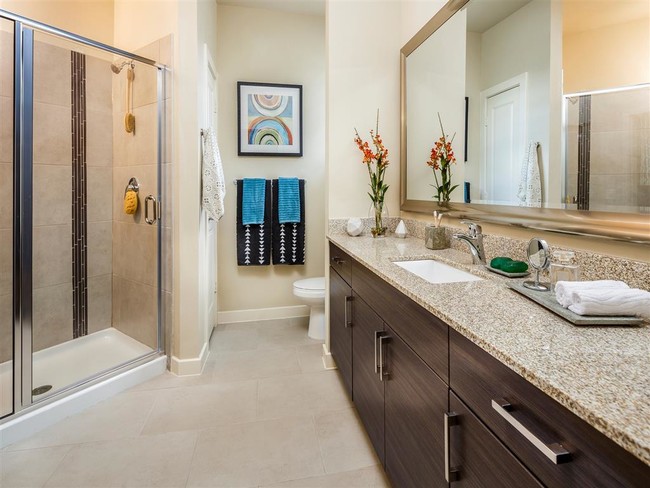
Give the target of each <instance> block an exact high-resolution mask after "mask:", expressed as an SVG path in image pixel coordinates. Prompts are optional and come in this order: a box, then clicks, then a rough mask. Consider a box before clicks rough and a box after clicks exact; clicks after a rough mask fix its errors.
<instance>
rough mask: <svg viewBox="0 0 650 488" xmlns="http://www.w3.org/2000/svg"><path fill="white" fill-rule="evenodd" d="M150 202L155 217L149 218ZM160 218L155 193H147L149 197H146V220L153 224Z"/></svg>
mask: <svg viewBox="0 0 650 488" xmlns="http://www.w3.org/2000/svg"><path fill="white" fill-rule="evenodd" d="M149 202H151V203H152V204H153V205H152V208H153V218H149ZM157 220H158V202H157V201H156V197H154V196H153V195H147V197H146V198H145V199H144V221H145V222H146V223H147V224H149V225H153V224H155V223H156V221H157Z"/></svg>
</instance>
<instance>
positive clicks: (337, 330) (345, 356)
mask: <svg viewBox="0 0 650 488" xmlns="http://www.w3.org/2000/svg"><path fill="white" fill-rule="evenodd" d="M351 302H352V288H351V287H350V285H348V284H347V283H346V282H345V280H344V279H343V278H341V277H340V276H339V274H338V273H337V272H336V271H334V269H332V268H330V352H331V353H332V358H333V359H334V362H335V363H336V366H337V367H338V369H339V371H340V373H341V377H342V379H343V383H345V388H346V390H347V392H348V395H349V396H350V398H352V326H351V311H350V309H351Z"/></svg>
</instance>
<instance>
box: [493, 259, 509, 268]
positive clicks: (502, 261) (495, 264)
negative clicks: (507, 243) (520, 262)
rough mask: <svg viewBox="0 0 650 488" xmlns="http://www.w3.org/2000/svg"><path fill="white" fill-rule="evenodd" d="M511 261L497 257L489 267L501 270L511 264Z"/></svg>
mask: <svg viewBox="0 0 650 488" xmlns="http://www.w3.org/2000/svg"><path fill="white" fill-rule="evenodd" d="M511 262H512V259H510V258H505V257H497V258H494V259H493V260H492V261H490V267H492V268H494V269H503V268H502V266H503V265H505V264H506V263H511Z"/></svg>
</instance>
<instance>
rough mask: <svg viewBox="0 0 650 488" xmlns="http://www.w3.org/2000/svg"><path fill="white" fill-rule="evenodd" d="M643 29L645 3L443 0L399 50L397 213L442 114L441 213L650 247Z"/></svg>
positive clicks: (425, 178) (425, 205)
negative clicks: (445, 198)
mask: <svg viewBox="0 0 650 488" xmlns="http://www.w3.org/2000/svg"><path fill="white" fill-rule="evenodd" d="M649 39H650V2H648V1H647V0H626V1H624V2H622V1H620V0H469V1H468V0H451V1H449V2H448V3H447V4H446V5H445V6H444V7H443V8H442V9H441V10H440V11H439V12H438V13H437V14H436V15H435V16H434V17H433V18H432V19H431V20H430V21H429V22H428V23H427V24H426V25H425V26H424V27H423V28H422V29H421V30H420V31H419V32H418V33H417V34H416V35H415V36H414V37H413V38H412V39H411V40H410V41H409V42H408V43H407V44H406V45H405V46H404V47H403V48H402V50H401V69H402V73H401V106H402V111H401V153H402V154H401V160H402V166H401V209H402V210H404V211H412V212H427V213H430V212H432V211H433V210H435V209H437V208H440V206H439V205H438V203H437V199H436V193H437V192H436V189H435V188H434V185H435V184H436V182H435V180H434V175H433V170H432V167H431V166H429V165H428V164H427V160H429V157H430V153H431V150H432V147H433V146H434V143H435V142H436V141H437V140H438V138H439V137H440V136H441V135H442V133H441V128H440V121H442V122H443V125H444V131H445V133H446V135H448V136H449V137H450V138H451V137H453V142H452V146H453V150H454V153H455V157H456V162H455V163H452V164H451V165H450V168H451V172H452V185H451V186H455V185H458V186H457V187H456V189H455V190H454V191H453V192H452V193H451V195H450V196H451V201H450V203H449V206H448V208H447V209H443V210H447V211H448V212H449V214H450V215H451V216H454V217H461V218H473V219H477V220H482V221H487V222H495V223H503V224H510V225H517V226H524V227H530V228H534V229H540V230H549V231H555V232H564V233H571V234H582V235H595V236H603V237H609V238H614V239H619V240H626V241H631V242H640V243H650V42H649ZM438 116H439V117H440V120H439V118H438ZM438 175H439V173H438Z"/></svg>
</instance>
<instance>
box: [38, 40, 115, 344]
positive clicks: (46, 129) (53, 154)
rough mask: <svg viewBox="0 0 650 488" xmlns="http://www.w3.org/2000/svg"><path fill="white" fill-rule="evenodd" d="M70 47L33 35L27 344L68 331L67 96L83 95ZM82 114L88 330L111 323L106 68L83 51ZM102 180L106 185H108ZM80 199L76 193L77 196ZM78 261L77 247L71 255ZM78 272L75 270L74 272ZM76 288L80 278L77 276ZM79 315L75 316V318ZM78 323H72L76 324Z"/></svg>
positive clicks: (66, 336) (69, 334)
mask: <svg viewBox="0 0 650 488" xmlns="http://www.w3.org/2000/svg"><path fill="white" fill-rule="evenodd" d="M71 62H72V58H71V51H70V50H69V49H65V48H62V47H59V46H55V45H50V44H48V43H46V42H43V41H40V42H38V41H37V42H36V43H35V48H34V100H35V103H34V300H33V302H34V305H33V309H34V331H33V342H34V351H38V350H40V349H44V348H46V347H50V346H53V345H56V344H59V343H61V342H65V341H67V340H70V339H72V338H73V337H74V334H73V330H74V326H75V324H74V321H73V310H74V306H73V282H72V279H73V273H72V263H73V246H72V242H73V241H72V240H73V237H76V238H77V239H80V238H81V236H80V235H78V234H79V232H77V233H75V235H74V236H73V232H72V224H73V215H72V211H73V208H75V209H76V212H75V216H74V219H75V220H74V222H78V219H80V218H81V214H80V213H79V209H78V206H79V205H81V203H78V204H77V206H73V203H72V195H73V188H72V185H73V175H72V157H73V152H72V150H73V142H72V127H73V123H72V107H71V100H72V97H74V96H77V97H79V96H81V95H82V85H83V84H81V83H79V84H76V85H75V87H74V90H73V84H72V82H71V79H72V75H73V72H72V63H71ZM85 62H86V69H85V93H83V95H85V98H86V100H85V114H83V115H84V116H85V117H84V119H80V120H79V123H78V125H77V127H76V130H79V129H80V128H81V127H82V125H85V134H86V135H87V139H86V141H83V140H82V139H81V137H79V138H78V142H77V143H76V144H75V146H85V160H86V168H85V171H84V174H83V176H84V177H85V178H86V181H85V184H84V182H83V181H82V180H81V176H82V174H80V175H79V176H80V179H79V180H78V181H76V182H75V183H74V184H75V192H76V193H78V194H81V193H83V191H84V188H83V187H84V186H85V191H86V192H87V193H86V195H85V198H84V199H83V200H85V202H86V209H85V211H84V214H85V217H86V218H87V222H86V225H85V227H86V229H85V230H86V234H85V236H84V237H85V240H86V243H87V248H86V249H85V257H84V259H83V262H82V263H79V264H80V265H83V267H84V269H85V272H84V276H87V284H86V289H85V290H82V291H83V293H82V292H81V291H79V293H78V295H77V296H78V297H79V298H80V297H81V296H84V299H83V300H81V298H80V302H79V303H78V307H84V308H85V307H86V306H87V307H88V309H87V316H88V322H87V324H83V328H82V329H80V331H79V332H80V333H81V334H84V333H85V332H86V329H87V331H88V332H89V333H92V332H95V331H98V330H101V329H103V328H106V327H110V326H111V301H112V300H111V292H110V290H111V287H110V281H111V268H112V262H111V259H112V242H111V241H112V236H111V220H112V215H111V213H112V209H111V203H110V202H111V199H110V186H111V182H112V145H111V133H110V127H111V125H110V123H111V114H112V99H111V89H112V85H111V70H110V63H109V62H108V61H103V60H99V59H96V58H93V57H92V56H91V55H86V56H85ZM107 187H108V189H107ZM80 201H81V199H80ZM75 257H76V259H77V260H80V258H81V254H80V253H79V252H77V253H76V255H75ZM76 278H77V279H80V278H79V276H77V277H76ZM79 286H81V287H83V283H79ZM78 320H79V319H78ZM81 325H82V324H77V326H78V327H81Z"/></svg>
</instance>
